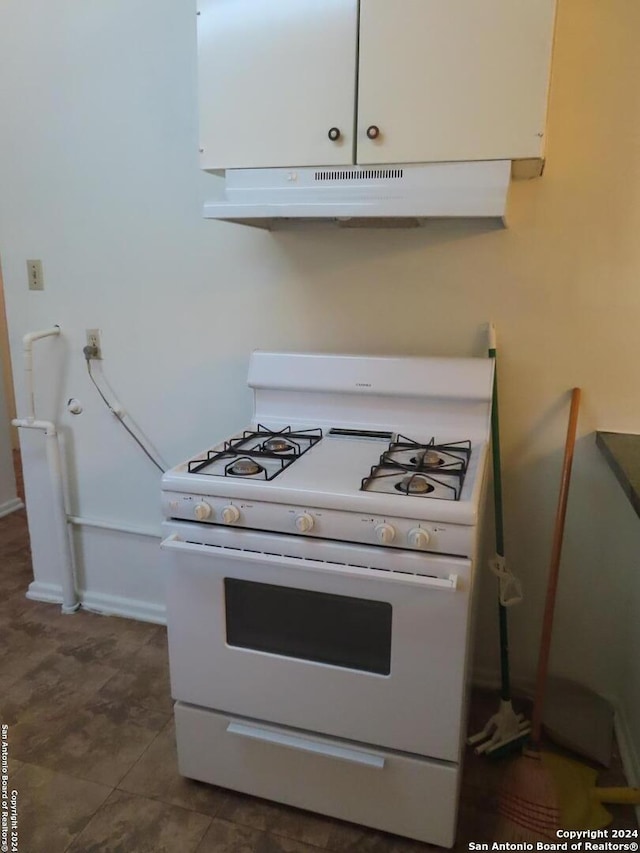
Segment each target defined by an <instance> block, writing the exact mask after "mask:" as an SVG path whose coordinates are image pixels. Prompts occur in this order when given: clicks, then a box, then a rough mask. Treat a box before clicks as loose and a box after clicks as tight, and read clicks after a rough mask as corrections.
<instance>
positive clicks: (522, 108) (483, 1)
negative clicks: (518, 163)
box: [357, 0, 555, 163]
mask: <svg viewBox="0 0 640 853" xmlns="http://www.w3.org/2000/svg"><path fill="white" fill-rule="evenodd" d="M554 16H555V0H393V2H389V0H361V10H360V65H359V99H358V130H357V134H358V139H357V162H358V163H412V162H414V163H420V162H429V161H443V160H493V159H515V158H519V157H540V156H541V154H542V150H543V138H542V136H543V133H544V126H545V117H546V102H547V90H548V83H549V68H550V61H551V44H552V33H553V24H554ZM372 126H374V127H377V128H379V130H380V133H379V136H378V137H377V138H376V139H373V140H371V139H369V138H368V137H367V128H369V127H372Z"/></svg>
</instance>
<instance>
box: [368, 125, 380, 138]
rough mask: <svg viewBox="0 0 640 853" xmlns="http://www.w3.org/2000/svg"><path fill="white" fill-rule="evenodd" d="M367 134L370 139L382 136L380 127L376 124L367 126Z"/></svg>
mask: <svg viewBox="0 0 640 853" xmlns="http://www.w3.org/2000/svg"><path fill="white" fill-rule="evenodd" d="M367 136H368V137H369V139H377V138H378V137H379V136H380V128H379V127H378V126H377V125H375V124H372V125H370V127H368V128H367Z"/></svg>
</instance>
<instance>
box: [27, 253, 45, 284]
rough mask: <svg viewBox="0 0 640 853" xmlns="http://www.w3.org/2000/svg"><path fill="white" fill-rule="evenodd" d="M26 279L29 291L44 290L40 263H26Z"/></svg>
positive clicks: (31, 261) (33, 261) (32, 261)
mask: <svg viewBox="0 0 640 853" xmlns="http://www.w3.org/2000/svg"><path fill="white" fill-rule="evenodd" d="M27 277H28V281H29V290H44V276H43V274H42V261H38V260H30V261H27Z"/></svg>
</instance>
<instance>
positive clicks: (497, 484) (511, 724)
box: [467, 324, 531, 755]
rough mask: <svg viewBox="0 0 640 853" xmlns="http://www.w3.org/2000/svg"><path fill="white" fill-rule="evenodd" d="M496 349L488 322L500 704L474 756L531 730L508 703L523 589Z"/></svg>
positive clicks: (514, 742)
mask: <svg viewBox="0 0 640 853" xmlns="http://www.w3.org/2000/svg"><path fill="white" fill-rule="evenodd" d="M497 354H498V348H497V343H496V332H495V328H494V326H493V324H490V325H489V358H492V359H493V360H494V372H493V405H492V408H491V443H492V445H493V454H492V455H493V497H494V504H495V523H496V556H495V560H492V562H491V571H492V572H493V573H494V574H495V575H497V576H498V578H499V581H500V583H499V595H498V615H499V627H500V705H499V706H498V710H497V711H496V713H495V714H494V715H493V716H492V717H491V718H490V719H489V721H488V723H487V724H486V726H485V727H484V728H483V729H482V731H481V732H478V733H477V734H475V735H472V736H471V737H470V738H468V739H467V743H468V744H470V745H471V746H475V752H476V754H477V755H482V754H485V755H493V754H495V755H498V754H500V755H502V754H504V751H505V750H506V749H509V750H510V749H519V748H520V747H521V746H522V743H523V741H524V740H525V738H527V736H528V734H529V732H530V731H531V726H530V725H529V723H528V721H527V720H525V718H524V715H523V714H517V713H516V712H515V710H514V708H513V705H512V703H511V684H510V678H509V635H508V626H507V607H510V606H511V605H513V604H518V603H519V602H520V601H522V589H521V587H520V584H519V582H518V581H517V580H516V578H515V577H514V576H513V574H512V573H511V572H510V571H509V570H508V569H507V565H506V561H505V557H504V522H503V517H502V471H501V464H500V421H499V417H498V358H497Z"/></svg>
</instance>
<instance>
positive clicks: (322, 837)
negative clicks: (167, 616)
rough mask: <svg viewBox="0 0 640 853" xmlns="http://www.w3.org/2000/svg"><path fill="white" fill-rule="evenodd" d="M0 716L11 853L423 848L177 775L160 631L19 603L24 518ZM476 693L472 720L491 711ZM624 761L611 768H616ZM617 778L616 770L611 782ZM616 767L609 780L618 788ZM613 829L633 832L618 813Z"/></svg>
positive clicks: (468, 821)
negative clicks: (11, 806) (11, 796)
mask: <svg viewBox="0 0 640 853" xmlns="http://www.w3.org/2000/svg"><path fill="white" fill-rule="evenodd" d="M0 578H1V580H2V584H3V590H4V595H3V597H2V600H1V601H0V636H1V637H2V645H1V647H0V684H1V685H2V690H1V692H0V720H1V721H2V723H4V724H7V725H8V726H9V734H8V745H9V772H10V783H9V789H10V790H11V789H15V790H17V792H18V797H19V799H18V814H19V833H20V845H19V850H20V853H62V851H70V853H98V851H114V853H115V851H118V853H125V851H126V853H191V851H197V853H320V851H333V853H418V851H426V850H428V849H430V848H429V847H427V845H423V844H418V843H415V842H411V841H407V840H404V839H401V838H397V837H394V836H390V835H385V834H384V833H381V832H375V831H372V830H367V829H363V828H361V827H358V826H354V825H352V824H347V823H342V822H340V821H336V820H332V819H330V818H325V817H321V816H318V815H314V814H309V813H307V812H301V811H298V810H296V809H292V808H287V807H284V806H280V805H276V804H274V803H270V802H266V801H264V800H258V799H255V798H253V797H249V796H244V795H242V794H236V793H232V792H229V791H224V790H222V789H219V788H215V787H212V786H209V785H204V784H200V783H197V782H192V781H188V780H186V779H183V778H182V777H180V776H179V775H178V772H177V767H176V758H175V743H174V731H173V722H172V715H171V699H170V693H169V679H168V664H167V650H166V631H165V629H164V628H163V627H160V626H157V625H149V624H145V623H141V622H134V621H130V620H125V619H118V618H114V617H105V616H99V615H96V614H92V613H87V612H83V611H81V612H79V613H77V614H74V615H72V616H63V615H61V613H60V609H59V607H57V606H56V605H48V604H41V603H38V602H32V601H28V600H27V599H26V598H25V597H24V592H25V590H26V587H27V585H28V582H29V580H30V579H31V566H30V557H29V547H28V534H27V525H26V517H25V514H24V512H23V511H21V512H16V513H13V514H12V515H10V516H8V517H6V518H3V519H0ZM495 705H496V697H495V696H492V695H490V696H487V695H484V696H483V695H481V694H478V696H477V697H475V698H474V702H473V704H472V717H474V718H475V719H474V722H473V725H474V726H475V725H478V726H479V725H481V724H483V723H484V722H485V721H486V718H487V716H488V714H489V713H491V712H492V711H493V710H494V709H495ZM618 764H619V762H618ZM504 769H505V763H504V762H489V761H487V760H486V759H484V760H482V759H478V758H476V757H475V756H473V755H470V756H469V760H468V761H467V763H466V768H465V778H464V784H463V793H462V804H461V814H460V825H459V832H458V843H457V847H456V849H457V850H467V849H468V842H469V841H470V840H478V841H479V840H492V834H493V827H494V813H495V802H496V788H497V786H498V784H499V782H500V780H501V778H502V775H503V773H504ZM616 773H617V775H616ZM617 778H619V771H614V773H613V776H612V777H611V778H610V779H609V780H608V781H610V782H611V781H616V779H617ZM616 825H620V826H630V825H634V824H633V811H632V809H630V807H626V808H623V807H617V809H616Z"/></svg>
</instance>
